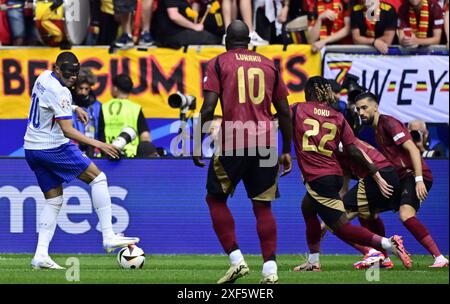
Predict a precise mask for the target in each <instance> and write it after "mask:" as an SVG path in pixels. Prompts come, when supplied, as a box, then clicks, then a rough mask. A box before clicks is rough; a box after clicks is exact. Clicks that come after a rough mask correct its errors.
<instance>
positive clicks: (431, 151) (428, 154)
mask: <svg viewBox="0 0 450 304" xmlns="http://www.w3.org/2000/svg"><path fill="white" fill-rule="evenodd" d="M408 130H409V134H411V137H412V140H413V142H414V144H415V145H416V147H417V149H419V151H420V153H421V154H422V157H423V158H433V157H442V156H445V149H443V147H442V145H441V144H440V143H439V142H438V143H435V145H433V147H431V143H430V138H429V134H430V133H429V131H428V129H427V125H426V124H425V122H424V121H423V120H419V119H415V120H413V121H411V122H409V123H408Z"/></svg>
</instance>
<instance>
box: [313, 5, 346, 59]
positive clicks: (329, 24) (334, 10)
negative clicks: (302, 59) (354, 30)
mask: <svg viewBox="0 0 450 304" xmlns="http://www.w3.org/2000/svg"><path fill="white" fill-rule="evenodd" d="M350 12H351V9H350V6H349V5H348V3H347V1H346V0H315V1H312V2H311V3H310V8H309V14H308V15H309V16H310V18H309V19H310V21H309V26H308V37H309V43H311V44H312V49H311V50H312V51H313V52H317V51H319V50H321V49H322V48H323V47H324V46H325V45H327V44H331V43H343V44H351V43H352V41H351V37H350Z"/></svg>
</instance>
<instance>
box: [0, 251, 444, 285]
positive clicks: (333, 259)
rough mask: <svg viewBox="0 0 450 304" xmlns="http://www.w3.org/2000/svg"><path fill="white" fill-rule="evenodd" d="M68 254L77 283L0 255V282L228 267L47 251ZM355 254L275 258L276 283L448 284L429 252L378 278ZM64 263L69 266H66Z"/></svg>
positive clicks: (155, 277) (184, 275)
mask: <svg viewBox="0 0 450 304" xmlns="http://www.w3.org/2000/svg"><path fill="white" fill-rule="evenodd" d="M69 257H76V258H78V259H79V262H80V281H79V282H69V281H67V280H66V270H33V269H31V265H30V263H31V258H32V255H31V254H0V274H1V275H0V283H3V284H4V283H14V284H20V283H27V284H41V283H53V284H62V283H69V284H74V283H75V284H80V283H81V284H83V283H85V284H86V283H89V284H95V283H104V284H115V283H121V284H139V283H153V284H155V283H165V284H173V283H175V284H189V283H193V284H204V283H207V284H211V283H212V284H213V283H215V282H216V281H217V280H218V279H219V278H220V277H221V276H222V275H224V274H225V272H226V270H227V269H228V258H227V257H226V256H224V255H151V256H147V257H146V261H145V265H144V268H143V269H138V270H137V269H132V270H124V269H120V268H119V266H118V264H117V262H116V255H115V254H111V255H85V254H83V255H76V254H75V255H74V254H72V255H67V254H66V255H56V254H55V255H52V258H53V259H54V260H55V261H56V262H57V263H58V264H60V265H61V266H65V262H66V260H67V259H68V258H69ZM245 257H246V261H247V263H248V265H249V267H250V274H249V275H248V276H246V277H244V278H241V279H239V280H238V281H237V282H236V283H242V284H255V283H258V282H259V280H260V279H261V274H260V273H261V267H262V261H261V257H260V256H256V255H246V256H245ZM359 258H360V256H357V255H322V256H321V264H322V271H321V272H314V273H312V272H305V273H299V272H293V271H292V270H291V269H292V268H293V267H294V266H296V265H298V264H299V263H300V262H302V261H303V260H304V258H303V257H299V256H296V255H279V256H278V276H279V277H280V282H279V283H281V284H283V283H289V284H301V283H304V284H312V283H320V284H327V283H332V284H336V283H345V284H347V283H356V284H374V283H377V284H395V283H401V284H411V283H413V284H414V283H418V284H448V283H449V272H448V268H444V269H430V268H428V266H429V265H430V264H432V262H433V261H432V258H431V257H430V256H423V255H414V256H412V259H413V262H414V264H413V269H412V270H407V269H405V268H404V267H403V266H402V264H401V262H400V260H399V259H397V258H395V257H394V258H393V261H394V263H395V267H394V269H390V270H385V269H381V270H380V271H381V272H380V281H378V282H368V281H367V280H366V272H365V271H364V270H354V269H353V268H352V265H353V263H354V262H356V261H357V260H358V259H359ZM66 267H70V266H66Z"/></svg>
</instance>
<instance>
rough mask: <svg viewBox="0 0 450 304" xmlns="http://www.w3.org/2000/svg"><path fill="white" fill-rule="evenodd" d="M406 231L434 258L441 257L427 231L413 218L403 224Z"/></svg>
mask: <svg viewBox="0 0 450 304" xmlns="http://www.w3.org/2000/svg"><path fill="white" fill-rule="evenodd" d="M403 225H405V227H406V229H408V230H409V232H411V234H412V235H413V236H414V237H415V238H416V240H417V241H418V242H419V243H420V244H422V246H423V247H425V248H426V249H427V250H428V251H429V252H430V253H431V254H432V255H433V256H434V257H438V256H440V255H441V251H440V250H439V248H438V246H437V245H436V243H435V242H434V240H433V238H432V237H431V235H430V233H429V232H428V229H427V228H426V227H425V226H424V225H423V224H422V223H421V222H420V221H419V220H418V219H417V218H416V217H415V216H413V217H411V218H409V219H407V220H406V221H404V222H403Z"/></svg>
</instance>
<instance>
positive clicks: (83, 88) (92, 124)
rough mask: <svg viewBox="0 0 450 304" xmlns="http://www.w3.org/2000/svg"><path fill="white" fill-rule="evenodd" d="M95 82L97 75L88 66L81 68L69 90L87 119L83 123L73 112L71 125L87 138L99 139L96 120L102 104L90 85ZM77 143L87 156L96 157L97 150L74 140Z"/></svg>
mask: <svg viewBox="0 0 450 304" xmlns="http://www.w3.org/2000/svg"><path fill="white" fill-rule="evenodd" d="M96 83H97V77H96V76H95V75H94V74H93V73H92V71H91V70H90V69H89V68H85V67H83V68H81V69H80V72H79V74H78V78H77V82H76V84H75V87H74V88H73V89H72V90H71V93H72V100H73V103H74V104H75V105H77V106H79V107H82V108H83V110H85V111H86V113H88V116H89V121H88V122H87V124H83V123H82V122H81V121H79V120H78V119H77V117H76V113H73V118H72V121H73V126H74V128H75V129H77V130H78V131H80V132H81V133H82V134H84V135H86V136H87V137H89V138H94V139H97V140H98V139H99V136H98V121H99V117H100V110H101V107H102V104H101V103H100V101H98V100H97V97H96V96H95V94H94V92H93V91H92V87H93V86H94V85H95V84H96ZM74 143H75V144H77V145H78V147H79V148H80V150H81V151H83V152H85V153H86V155H87V156H88V157H96V156H97V154H98V153H99V151H96V150H95V149H94V148H93V147H91V146H89V145H83V144H81V143H77V142H74Z"/></svg>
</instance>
